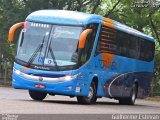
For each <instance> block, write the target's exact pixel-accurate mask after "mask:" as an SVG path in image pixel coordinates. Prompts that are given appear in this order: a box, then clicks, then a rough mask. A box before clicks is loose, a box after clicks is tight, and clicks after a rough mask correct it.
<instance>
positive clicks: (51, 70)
mask: <svg viewBox="0 0 160 120" xmlns="http://www.w3.org/2000/svg"><path fill="white" fill-rule="evenodd" d="M18 28H21V33H20V36H19V40H18V45H17V52H16V56H15V62H14V66H13V75H12V79H13V80H12V86H13V87H14V88H16V89H27V90H29V95H30V96H31V98H32V99H34V100H43V99H44V98H45V97H46V95H47V94H49V95H66V96H70V97H77V101H78V103H80V104H93V103H95V102H96V100H97V98H101V97H108V98H113V99H116V100H119V103H120V104H128V105H133V104H134V103H135V100H136V98H137V97H139V98H144V97H146V96H148V95H149V93H150V89H151V82H152V77H153V69H154V49H155V42H154V39H153V38H152V37H150V36H148V35H145V34H144V33H141V32H139V31H137V30H135V29H133V28H130V27H128V26H126V25H124V24H121V23H119V22H117V21H114V20H111V19H109V18H104V17H102V16H99V15H95V14H87V13H82V12H76V11H67V10H39V11H35V12H33V13H31V14H30V15H29V16H28V17H27V18H26V20H25V22H20V23H16V24H15V25H13V26H12V27H11V28H10V30H9V35H8V40H9V42H12V41H13V39H14V33H15V31H16V30H17V29H18Z"/></svg>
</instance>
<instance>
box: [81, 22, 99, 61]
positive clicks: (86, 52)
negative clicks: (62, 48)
mask: <svg viewBox="0 0 160 120" xmlns="http://www.w3.org/2000/svg"><path fill="white" fill-rule="evenodd" d="M86 28H87V29H92V30H93V31H92V32H91V33H90V34H89V35H88V36H87V40H86V43H85V46H84V49H83V51H82V56H81V61H82V64H84V63H85V62H86V61H88V60H89V58H90V56H91V53H92V49H93V45H94V41H95V38H96V34H97V29H98V24H96V23H95V24H89V25H87V27H86Z"/></svg>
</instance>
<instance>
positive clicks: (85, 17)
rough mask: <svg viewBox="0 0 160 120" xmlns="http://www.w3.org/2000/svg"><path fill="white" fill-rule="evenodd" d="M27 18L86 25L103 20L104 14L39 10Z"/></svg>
mask: <svg viewBox="0 0 160 120" xmlns="http://www.w3.org/2000/svg"><path fill="white" fill-rule="evenodd" d="M26 20H31V21H39V22H48V23H57V24H71V25H84V24H88V23H89V22H92V21H98V20H99V21H100V20H102V16H99V15H95V14H88V13H82V12H77V11H68V10H39V11H35V12H33V13H31V14H30V15H29V16H28V17H27V18H26Z"/></svg>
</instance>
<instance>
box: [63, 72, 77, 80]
mask: <svg viewBox="0 0 160 120" xmlns="http://www.w3.org/2000/svg"><path fill="white" fill-rule="evenodd" d="M79 75H80V73H78V74H76V75H66V76H65V77H64V79H65V80H66V81H70V80H72V79H74V78H77V77H78V76H79Z"/></svg>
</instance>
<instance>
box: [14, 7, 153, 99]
mask: <svg viewBox="0 0 160 120" xmlns="http://www.w3.org/2000/svg"><path fill="white" fill-rule="evenodd" d="M26 21H34V22H43V23H50V24H66V25H83V26H84V25H87V24H89V23H99V27H98V32H97V35H96V39H95V43H94V46H93V51H92V54H91V58H90V59H89V61H88V62H87V63H86V64H84V65H83V66H81V67H79V68H76V69H72V70H66V71H56V70H55V71H49V70H37V69H31V70H29V71H26V70H24V69H23V68H22V67H23V66H22V65H20V64H17V63H14V68H15V69H17V70H20V71H21V72H23V73H25V74H28V75H33V76H40V77H48V78H59V77H64V76H66V75H75V74H78V73H80V74H81V75H80V76H78V77H77V78H74V79H73V80H71V81H66V82H57V83H49V82H43V81H33V80H28V79H25V78H23V77H20V76H18V75H17V74H16V73H13V79H14V80H15V81H13V82H12V86H13V87H14V88H19V89H31V90H39V91H44V92H48V93H54V94H63V95H73V96H86V95H88V92H89V87H90V84H91V82H92V80H93V78H94V77H97V78H98V87H97V89H98V90H97V96H107V97H109V93H108V85H109V84H110V83H111V82H112V80H114V79H115V78H116V77H118V76H120V75H123V74H127V75H125V76H122V77H119V78H118V79H117V80H115V82H113V86H111V93H112V95H113V97H120V96H121V97H124V96H125V97H126V96H129V92H130V89H131V87H132V85H133V82H134V80H135V79H137V80H138V83H139V90H140V91H139V94H138V96H139V97H143V96H147V95H148V94H149V89H150V83H151V79H152V75H153V67H154V60H153V61H151V62H145V61H141V60H136V59H131V58H127V57H122V56H117V55H115V56H114V60H113V62H112V64H111V66H110V67H109V68H105V67H104V66H103V63H102V59H101V58H102V54H99V55H96V56H95V51H96V47H97V43H98V38H99V35H100V31H101V26H102V25H103V17H102V16H99V15H94V14H87V13H81V12H74V11H66V10H41V11H36V12H34V13H31V14H30V15H29V16H28V17H27V18H26ZM114 24H115V28H116V29H117V30H121V31H123V32H126V33H129V34H132V35H134V36H138V37H141V38H145V39H147V40H150V41H153V42H154V40H153V38H152V37H150V36H147V35H145V34H143V33H141V32H139V31H137V30H134V29H132V28H130V27H127V26H125V25H123V24H121V23H119V22H116V21H114ZM122 26H123V27H122ZM126 28H127V29H126ZM43 61H44V58H42V57H39V59H38V62H43ZM90 73H92V74H90ZM35 84H45V85H46V88H45V89H39V88H35V87H34V85H35ZM68 86H72V87H73V89H72V90H69V89H68ZM114 86H117V87H119V88H118V89H115V88H114ZM126 86H128V88H127V89H128V91H129V92H128V93H127V92H125V87H126ZM76 87H80V88H81V92H76Z"/></svg>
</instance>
